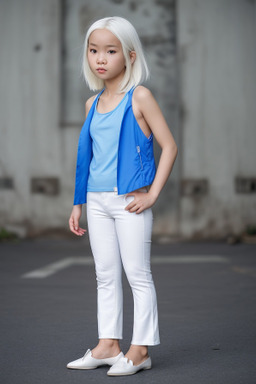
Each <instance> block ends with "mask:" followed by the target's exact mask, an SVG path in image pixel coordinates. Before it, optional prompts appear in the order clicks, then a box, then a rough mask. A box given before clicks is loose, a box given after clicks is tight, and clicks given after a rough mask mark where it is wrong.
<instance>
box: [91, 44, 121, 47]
mask: <svg viewBox="0 0 256 384" xmlns="http://www.w3.org/2000/svg"><path fill="white" fill-rule="evenodd" d="M89 45H92V46H93V47H97V44H94V43H89ZM106 47H115V48H118V46H117V45H115V44H107V45H106Z"/></svg>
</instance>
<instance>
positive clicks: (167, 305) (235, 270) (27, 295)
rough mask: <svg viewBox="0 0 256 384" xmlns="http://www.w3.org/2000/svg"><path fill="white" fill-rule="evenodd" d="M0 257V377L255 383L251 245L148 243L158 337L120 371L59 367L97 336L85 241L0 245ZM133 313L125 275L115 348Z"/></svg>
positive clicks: (55, 382)
mask: <svg viewBox="0 0 256 384" xmlns="http://www.w3.org/2000/svg"><path fill="white" fill-rule="evenodd" d="M0 260H1V264H0V265H1V271H0V277H1V279H0V284H1V293H0V296H1V307H0V308H1V317H0V329H1V362H0V364H1V365H0V383H1V384H38V383H43V384H78V383H79V384H80V383H81V384H82V383H97V384H98V383H99V384H100V383H112V382H115V383H125V384H126V383H140V384H144V383H147V384H150V383H154V384H156V383H157V384H165V383H166V384H167V383H168V384H213V383H214V384H229V383H230V384H238V383H239V384H255V383H256V300H255V299H256V246H255V245H247V244H236V245H228V244H226V243H209V242H205V243H177V244H162V245H160V244H156V243H155V244H153V247H152V272H153V277H154V281H155V285H156V290H157V297H158V308H159V323H160V337H161V344H160V345H159V346H156V347H150V350H149V352H150V356H151V357H152V361H153V367H152V369H151V370H148V371H143V372H139V373H137V374H136V375H134V376H129V377H108V376H107V374H106V372H107V367H102V368H98V369H95V370H92V371H73V370H68V369H67V368H66V364H67V363H68V362H69V361H71V360H74V359H76V358H79V357H81V356H82V355H83V354H84V353H85V352H86V350H87V349H88V348H91V349H92V348H93V347H94V345H95V344H96V342H97V323H96V279H95V272H94V265H93V260H92V257H91V252H90V247H89V244H88V240H87V238H83V239H80V238H75V239H49V238H48V239H46V238H44V239H42V238H41V239H34V240H23V241H18V242H7V243H1V244H0ZM132 319H133V303H132V296H131V291H130V288H129V286H128V283H127V281H126V279H125V278H124V339H123V340H122V341H121V346H122V349H123V351H124V352H125V351H126V350H127V348H128V346H129V341H130V340H131V333H132Z"/></svg>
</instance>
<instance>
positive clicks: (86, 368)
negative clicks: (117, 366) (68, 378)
mask: <svg viewBox="0 0 256 384" xmlns="http://www.w3.org/2000/svg"><path fill="white" fill-rule="evenodd" d="M101 367H103V365H101ZM67 368H68V369H78V370H79V369H96V368H98V367H79V368H78V367H67Z"/></svg>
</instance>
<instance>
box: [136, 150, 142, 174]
mask: <svg viewBox="0 0 256 384" xmlns="http://www.w3.org/2000/svg"><path fill="white" fill-rule="evenodd" d="M136 148H137V153H138V155H139V158H140V167H141V169H143V163H142V158H141V153H140V146H139V145H137V147H136Z"/></svg>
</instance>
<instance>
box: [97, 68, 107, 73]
mask: <svg viewBox="0 0 256 384" xmlns="http://www.w3.org/2000/svg"><path fill="white" fill-rule="evenodd" d="M96 71H97V72H98V73H105V72H106V69H105V68H97V69H96Z"/></svg>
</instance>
